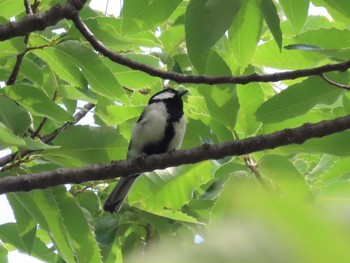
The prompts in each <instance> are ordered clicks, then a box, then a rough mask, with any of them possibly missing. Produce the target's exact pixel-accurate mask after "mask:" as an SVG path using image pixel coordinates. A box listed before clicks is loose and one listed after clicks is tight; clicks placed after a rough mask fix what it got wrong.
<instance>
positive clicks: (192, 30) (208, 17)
mask: <svg viewBox="0 0 350 263" xmlns="http://www.w3.org/2000/svg"><path fill="white" fill-rule="evenodd" d="M240 4H241V1H238V0H234V1H233V0H192V1H190V3H189V4H188V7H187V11H186V19H185V32H186V44H187V50H188V55H189V57H190V59H191V61H192V64H193V65H194V67H195V68H196V69H197V70H198V72H199V73H203V72H204V71H205V69H206V67H207V65H208V56H209V51H210V49H211V47H212V46H213V45H214V44H215V43H216V42H217V41H218V40H219V39H220V38H221V37H222V36H223V35H224V34H225V32H226V31H227V29H228V28H229V27H230V25H231V24H232V21H233V18H234V16H235V14H236V13H237V12H238V10H239V8H240ZM213 21H215V23H214V22H213Z"/></svg>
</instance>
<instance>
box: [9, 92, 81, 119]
mask: <svg viewBox="0 0 350 263" xmlns="http://www.w3.org/2000/svg"><path fill="white" fill-rule="evenodd" d="M4 92H5V94H6V95H8V96H9V97H10V98H11V99H13V100H15V101H18V102H19V103H20V104H21V105H22V106H23V107H24V108H26V109H27V110H29V111H30V112H31V113H32V114H33V115H37V116H42V117H48V118H50V119H52V120H54V121H57V122H61V123H63V122H66V121H74V119H73V117H72V116H71V115H69V114H68V113H67V112H66V111H65V110H64V109H62V108H61V107H60V106H58V105H57V104H56V103H54V102H53V101H52V100H51V99H50V98H48V97H47V96H46V95H45V94H44V93H43V92H42V91H40V90H38V89H36V88H34V87H32V86H26V85H12V86H7V87H5V88H4Z"/></svg>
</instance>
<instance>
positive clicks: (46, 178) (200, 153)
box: [0, 115, 350, 194]
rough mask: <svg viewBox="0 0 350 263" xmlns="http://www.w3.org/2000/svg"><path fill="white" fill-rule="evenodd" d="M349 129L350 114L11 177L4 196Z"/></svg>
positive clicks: (1, 186)
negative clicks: (222, 140) (161, 151)
mask: <svg viewBox="0 0 350 263" xmlns="http://www.w3.org/2000/svg"><path fill="white" fill-rule="evenodd" d="M349 128H350V115H348V116H344V117H340V118H337V119H334V120H327V121H321V122H318V123H315V124H304V125H302V126H300V127H297V128H293V129H285V130H282V131H277V132H274V133H271V134H267V135H260V136H255V137H250V138H247V139H243V140H237V141H230V142H225V143H221V144H204V145H202V146H199V147H196V148H191V149H186V150H178V151H175V152H169V153H164V154H159V155H151V156H148V157H147V158H133V159H127V160H123V161H114V162H112V163H109V164H95V165H90V166H86V167H82V168H61V169H57V170H53V171H48V172H43V173H38V174H27V175H22V176H8V177H5V178H2V179H0V194H4V193H10V192H18V191H30V190H33V189H44V188H47V187H51V186H55V185H60V184H69V183H82V182H87V181H94V180H103V179H111V178H116V177H121V176H128V175H130V174H135V173H142V172H147V171H153V170H155V169H164V168H166V167H171V166H179V165H183V164H193V163H198V162H201V161H205V160H210V159H221V158H224V157H226V156H234V155H243V154H249V153H253V152H257V151H262V150H266V149H274V148H276V147H280V146H284V145H288V144H302V143H303V142H305V141H306V140H308V139H311V138H319V137H324V136H327V135H330V134H334V133H337V132H341V131H344V130H346V129H349Z"/></svg>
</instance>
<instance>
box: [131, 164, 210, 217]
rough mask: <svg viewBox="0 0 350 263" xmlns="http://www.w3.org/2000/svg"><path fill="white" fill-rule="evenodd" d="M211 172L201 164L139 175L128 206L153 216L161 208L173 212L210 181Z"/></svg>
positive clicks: (205, 165)
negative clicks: (133, 206)
mask: <svg viewBox="0 0 350 263" xmlns="http://www.w3.org/2000/svg"><path fill="white" fill-rule="evenodd" d="M212 169H213V167H212V165H211V164H210V163H209V162H204V163H200V164H197V165H190V166H181V167H179V168H168V169H166V170H157V171H155V172H153V173H148V174H146V175H141V176H140V177H139V179H138V180H137V183H136V184H135V185H134V186H133V189H132V191H131V192H130V194H129V197H128V200H129V204H130V205H135V206H137V207H141V208H142V209H145V210H146V211H149V212H152V213H155V214H161V213H162V211H163V208H169V209H171V210H173V211H176V210H178V209H180V208H181V207H182V206H183V205H185V204H186V203H188V202H189V201H190V200H191V194H192V192H193V191H194V190H196V189H197V188H198V187H200V186H202V185H203V184H205V183H207V182H208V181H209V180H211V178H212Z"/></svg>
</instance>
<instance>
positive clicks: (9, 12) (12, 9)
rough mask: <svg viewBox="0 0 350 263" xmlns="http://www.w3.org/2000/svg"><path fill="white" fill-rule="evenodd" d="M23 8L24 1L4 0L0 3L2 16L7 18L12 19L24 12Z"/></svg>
mask: <svg viewBox="0 0 350 263" xmlns="http://www.w3.org/2000/svg"><path fill="white" fill-rule="evenodd" d="M23 9H24V6H23V3H21V2H19V1H12V0H3V1H1V3H0V10H1V16H3V17H5V18H7V19H10V18H11V17H14V16H16V15H18V14H19V13H21V12H23ZM0 50H1V49H0Z"/></svg>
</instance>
